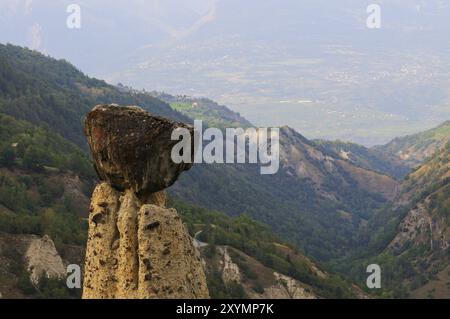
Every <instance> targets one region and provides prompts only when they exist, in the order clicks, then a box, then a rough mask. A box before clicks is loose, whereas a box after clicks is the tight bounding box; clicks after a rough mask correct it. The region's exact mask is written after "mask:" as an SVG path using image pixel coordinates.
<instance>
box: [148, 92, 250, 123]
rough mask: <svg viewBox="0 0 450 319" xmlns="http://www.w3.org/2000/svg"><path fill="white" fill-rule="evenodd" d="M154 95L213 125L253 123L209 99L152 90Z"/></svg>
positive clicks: (190, 115) (192, 117)
mask: <svg viewBox="0 0 450 319" xmlns="http://www.w3.org/2000/svg"><path fill="white" fill-rule="evenodd" d="M151 94H152V95H153V96H155V97H157V98H159V99H161V100H163V101H164V102H166V103H169V104H170V106H171V107H172V108H173V109H175V110H177V111H179V112H181V113H183V114H184V115H186V116H188V117H190V118H191V119H195V120H202V121H204V122H206V123H208V125H209V126H211V127H217V128H220V129H225V128H227V127H230V128H231V127H242V128H248V127H252V126H253V125H252V124H251V123H250V122H249V121H248V120H247V119H245V118H243V117H242V116H241V115H240V114H239V113H236V112H233V111H232V110H230V109H229V108H227V107H226V106H224V105H219V104H218V103H216V102H214V101H212V100H210V99H207V98H195V97H190V96H184V95H182V96H172V95H170V94H166V93H157V92H152V93H151Z"/></svg>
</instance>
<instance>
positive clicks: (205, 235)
mask: <svg viewBox="0 0 450 319" xmlns="http://www.w3.org/2000/svg"><path fill="white" fill-rule="evenodd" d="M173 204H174V205H175V207H176V208H177V210H178V211H179V212H180V214H181V216H182V218H183V220H184V221H185V222H186V224H187V226H188V228H189V231H190V233H191V235H192V236H195V237H196V240H195V242H196V243H197V246H198V247H200V250H201V253H202V257H203V259H204V260H205V262H206V265H207V275H208V276H207V277H208V285H209V288H210V292H211V293H212V296H213V297H215V298H224V297H250V298H294V299H297V298H299V299H305V298H345V297H347V298H356V297H361V295H360V290H359V289H358V288H357V287H355V286H352V285H351V284H350V283H349V282H348V281H345V280H343V279H342V278H341V277H340V276H337V275H334V274H330V273H327V272H326V271H324V270H323V269H321V267H320V266H318V265H317V264H316V263H315V262H313V261H311V260H310V259H309V258H307V257H305V256H304V255H303V254H302V253H301V252H299V251H298V250H297V249H296V248H294V247H293V246H291V245H289V244H286V243H285V242H283V241H282V240H281V239H280V238H279V237H278V236H276V235H275V234H274V233H273V232H272V231H271V230H270V229H269V228H268V227H267V226H266V225H263V224H261V223H259V222H257V221H255V220H253V219H251V218H250V217H248V216H246V215H242V216H239V217H235V218H233V217H229V216H227V215H225V214H223V213H220V212H217V211H209V210H206V209H203V208H200V207H198V206H194V205H190V204H186V203H184V202H182V201H179V200H175V201H174V203H173Z"/></svg>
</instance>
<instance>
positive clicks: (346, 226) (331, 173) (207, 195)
mask: <svg viewBox="0 0 450 319" xmlns="http://www.w3.org/2000/svg"><path fill="white" fill-rule="evenodd" d="M280 157H281V158H280V170H279V172H278V173H277V174H275V175H270V176H269V175H261V174H260V171H259V167H258V166H257V165H243V164H239V165H217V164H215V165H196V166H194V168H193V169H192V170H191V171H190V172H189V173H188V174H185V175H183V176H181V177H180V179H179V181H178V182H177V183H176V185H174V186H173V188H172V190H171V193H172V194H175V195H177V196H179V197H180V198H182V199H183V200H185V201H187V202H190V203H196V204H198V205H201V206H203V207H206V208H209V209H217V210H220V211H223V212H225V213H228V214H230V215H240V214H244V213H247V214H249V215H250V216H252V217H253V218H255V219H257V220H260V221H262V222H264V223H266V224H267V225H269V226H270V227H272V228H273V229H274V230H275V232H276V233H277V234H279V235H280V236H283V238H284V239H285V240H289V241H290V242H292V243H295V244H296V245H298V246H299V247H300V248H301V249H302V250H303V251H304V252H305V253H306V254H307V255H311V256H314V257H315V258H317V259H319V260H326V259H329V258H331V257H336V256H339V255H342V254H344V255H345V254H347V253H348V249H349V248H350V247H353V246H354V245H357V240H356V239H357V232H358V229H359V227H360V225H361V224H363V223H364V222H365V221H366V220H367V219H369V218H370V216H371V212H372V211H373V210H374V209H376V208H379V207H381V205H383V204H384V203H385V202H386V201H387V200H388V199H391V198H392V196H393V194H394V192H395V189H396V184H397V182H396V181H395V180H393V179H392V178H390V177H388V176H386V175H381V174H378V173H375V172H373V171H368V170H365V169H362V168H359V167H356V166H354V165H352V164H350V163H347V162H346V161H344V160H341V159H340V158H337V157H336V156H335V154H334V153H331V152H327V151H326V150H324V149H322V148H320V147H318V146H317V145H315V144H314V143H312V142H310V141H308V140H307V139H305V138H304V137H303V136H301V135H300V134H298V133H297V132H295V131H294V130H292V129H290V128H282V129H281V130H280Z"/></svg>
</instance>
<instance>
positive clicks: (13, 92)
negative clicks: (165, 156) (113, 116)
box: [0, 44, 189, 146]
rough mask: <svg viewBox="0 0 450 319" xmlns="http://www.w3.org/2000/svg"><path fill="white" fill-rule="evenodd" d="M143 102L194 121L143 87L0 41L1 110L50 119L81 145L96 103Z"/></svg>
mask: <svg viewBox="0 0 450 319" xmlns="http://www.w3.org/2000/svg"><path fill="white" fill-rule="evenodd" d="M107 103H116V104H119V105H139V106H140V107H142V108H144V109H146V110H148V111H149V112H151V113H154V114H157V115H161V116H165V117H168V118H171V119H175V120H180V121H189V119H188V118H186V117H184V116H183V115H182V114H180V113H178V112H176V111H173V110H172V109H171V108H170V106H169V105H168V104H166V103H164V102H162V101H161V100H158V99H156V98H154V97H152V96H150V95H149V94H145V93H143V92H134V91H133V92H126V91H122V90H119V89H118V88H117V87H115V86H112V85H109V84H107V83H106V82H104V81H101V80H97V79H93V78H89V77H87V76H86V75H84V74H83V73H82V72H80V71H79V70H77V69H76V68H75V67H74V66H73V65H71V64H70V63H68V62H67V61H64V60H59V61H57V60H55V59H52V58H49V57H46V56H44V55H43V54H41V53H38V52H35V51H31V50H28V49H24V48H21V47H17V46H13V45H2V44H0V112H3V113H6V114H9V115H11V116H14V117H15V118H18V119H23V120H27V121H29V122H31V123H34V124H37V125H47V126H48V127H50V128H51V129H52V130H54V131H55V132H57V133H59V134H60V135H62V136H63V137H65V138H67V139H69V140H70V141H72V142H74V143H76V144H77V145H79V146H84V145H86V143H85V138H84V135H83V131H82V121H83V118H84V115H85V114H86V112H88V111H89V110H91V109H92V107H93V106H95V105H97V104H107Z"/></svg>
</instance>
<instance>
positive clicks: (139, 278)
mask: <svg viewBox="0 0 450 319" xmlns="http://www.w3.org/2000/svg"><path fill="white" fill-rule="evenodd" d="M178 127H184V128H188V129H190V130H192V128H191V127H189V126H186V125H185V124H182V123H177V122H172V121H169V120H167V119H164V118H160V117H156V116H152V115H150V114H149V113H147V112H145V111H144V110H142V109H140V108H138V107H134V106H131V107H119V106H116V105H101V106H97V107H95V108H94V109H93V110H92V111H91V112H90V113H89V114H88V115H87V117H86V122H85V134H86V136H87V139H88V142H89V145H90V148H91V151H92V156H93V159H94V162H95V166H96V169H97V173H98V175H99V177H100V179H101V180H102V181H103V182H102V183H101V184H100V185H98V186H97V188H96V189H95V191H94V193H93V195H92V200H91V208H90V216H89V237H88V244H87V250H86V264H85V276H84V290H83V298H187V299H189V298H208V297H209V293H208V288H207V285H206V278H205V274H204V270H203V266H202V263H201V261H200V258H199V254H198V252H197V251H196V249H195V248H194V246H193V244H192V239H191V238H190V236H189V234H188V233H187V231H186V229H185V227H184V225H183V223H182V222H181V219H180V217H179V216H178V213H177V212H176V211H175V210H174V209H168V208H166V196H165V193H164V189H165V188H167V187H168V186H170V185H172V184H173V183H174V182H175V181H176V179H177V178H178V176H179V174H180V173H181V172H183V171H184V170H187V169H189V168H190V167H191V165H190V164H184V163H182V164H175V163H173V162H172V160H171V157H170V155H171V149H172V146H173V145H174V144H175V143H176V141H172V140H171V133H172V131H173V130H174V129H176V128H178Z"/></svg>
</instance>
